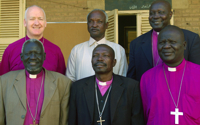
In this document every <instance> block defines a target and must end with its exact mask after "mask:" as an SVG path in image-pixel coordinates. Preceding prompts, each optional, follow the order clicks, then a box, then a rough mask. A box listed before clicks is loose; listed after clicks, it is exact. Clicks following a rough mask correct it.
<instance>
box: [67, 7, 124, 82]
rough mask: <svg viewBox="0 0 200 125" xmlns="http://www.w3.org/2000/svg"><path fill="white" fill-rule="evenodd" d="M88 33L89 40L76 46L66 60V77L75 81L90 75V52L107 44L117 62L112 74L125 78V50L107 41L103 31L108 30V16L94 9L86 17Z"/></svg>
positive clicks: (102, 11) (91, 72)
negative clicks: (112, 50)
mask: <svg viewBox="0 0 200 125" xmlns="http://www.w3.org/2000/svg"><path fill="white" fill-rule="evenodd" d="M87 25H88V31H89V33H90V40H89V41H86V42H84V43H81V44H78V45H76V46H75V47H74V48H73V49H72V51H71V54H70V56H69V58H68V62H67V70H66V75H67V77H68V78H70V79H71V80H72V81H76V80H79V79H82V78H85V77H88V76H91V75H94V70H93V69H92V65H91V63H90V60H91V59H92V51H93V49H94V48H95V47H96V46H97V45H99V44H107V45H109V46H110V47H112V48H113V49H114V51H115V55H116V56H115V58H116V59H117V60H118V62H117V63H116V65H115V67H114V69H113V72H114V73H115V74H118V75H122V76H126V73H127V68H128V66H127V60H126V55H125V50H124V48H122V47H121V46H120V45H119V44H116V43H114V42H110V41H107V40H106V39H105V31H106V29H107V28H108V16H107V14H106V12H105V11H104V10H100V9H94V10H92V11H91V12H90V13H89V14H88V16H87Z"/></svg>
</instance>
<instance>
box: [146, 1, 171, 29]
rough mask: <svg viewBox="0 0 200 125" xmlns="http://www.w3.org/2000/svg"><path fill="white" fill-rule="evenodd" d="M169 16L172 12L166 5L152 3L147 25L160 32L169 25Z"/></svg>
mask: <svg viewBox="0 0 200 125" xmlns="http://www.w3.org/2000/svg"><path fill="white" fill-rule="evenodd" d="M171 16H172V12H171V10H170V7H169V6H168V5H167V4H166V3H163V2H158V3H154V4H152V6H151V8H150V11H149V23H150V25H151V27H152V28H153V29H154V30H155V31H157V32H160V31H161V30H162V29H163V28H164V27H166V26H167V25H169V24H170V19H171Z"/></svg>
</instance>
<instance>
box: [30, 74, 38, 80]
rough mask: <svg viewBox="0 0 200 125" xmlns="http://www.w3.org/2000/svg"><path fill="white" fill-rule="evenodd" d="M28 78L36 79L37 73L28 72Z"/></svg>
mask: <svg viewBox="0 0 200 125" xmlns="http://www.w3.org/2000/svg"><path fill="white" fill-rule="evenodd" d="M29 78H31V79H36V78H37V74H34V75H33V74H29Z"/></svg>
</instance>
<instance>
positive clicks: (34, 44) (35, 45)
mask: <svg viewBox="0 0 200 125" xmlns="http://www.w3.org/2000/svg"><path fill="white" fill-rule="evenodd" d="M33 49H37V50H40V51H42V50H43V47H42V45H41V44H40V43H39V42H37V41H35V42H27V43H25V45H24V52H25V51H31V50H33Z"/></svg>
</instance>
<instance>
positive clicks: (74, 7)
mask: <svg viewBox="0 0 200 125" xmlns="http://www.w3.org/2000/svg"><path fill="white" fill-rule="evenodd" d="M32 5H38V6H40V7H42V8H43V9H44V11H45V12H46V16H47V21H48V22H74V21H86V16H87V14H88V12H90V11H91V10H93V9H96V8H98V9H105V2H104V0H26V7H29V6H32Z"/></svg>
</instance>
